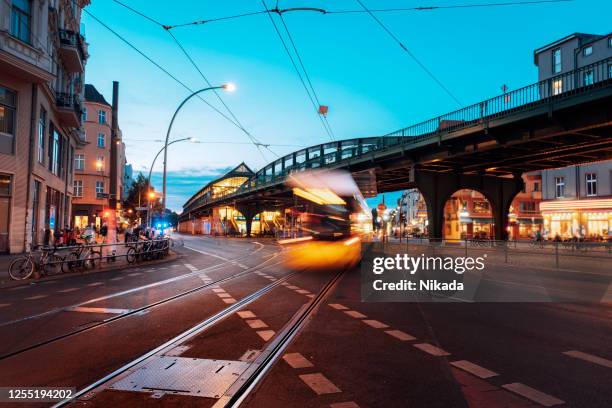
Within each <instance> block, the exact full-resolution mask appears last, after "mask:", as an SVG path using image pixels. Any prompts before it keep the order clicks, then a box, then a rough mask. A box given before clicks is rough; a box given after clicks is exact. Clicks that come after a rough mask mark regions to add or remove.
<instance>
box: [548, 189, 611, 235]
mask: <svg viewBox="0 0 612 408" xmlns="http://www.w3.org/2000/svg"><path fill="white" fill-rule="evenodd" d="M540 209H541V210H542V216H543V218H544V236H545V237H546V238H548V239H553V238H555V237H557V236H558V237H560V238H563V239H568V238H572V237H577V238H585V239H595V240H597V239H608V238H610V233H611V227H612V199H594V200H571V201H569V200H566V201H561V200H559V201H545V202H542V203H541V204H540Z"/></svg>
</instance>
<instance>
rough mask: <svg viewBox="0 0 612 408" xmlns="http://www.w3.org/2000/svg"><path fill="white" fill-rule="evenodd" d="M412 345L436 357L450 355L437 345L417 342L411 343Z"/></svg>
mask: <svg viewBox="0 0 612 408" xmlns="http://www.w3.org/2000/svg"><path fill="white" fill-rule="evenodd" d="M413 346H414V347H416V348H418V349H419V350H422V351H424V352H426V353H428V354H431V355H432V356H436V357H442V356H450V353H448V352H446V351H444V350H442V349H441V348H439V347H436V346H434V345H433V344H429V343H419V344H413Z"/></svg>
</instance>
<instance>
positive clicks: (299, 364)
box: [283, 353, 314, 368]
mask: <svg viewBox="0 0 612 408" xmlns="http://www.w3.org/2000/svg"><path fill="white" fill-rule="evenodd" d="M283 360H285V362H286V363H287V364H289V365H290V366H291V368H308V367H314V365H313V364H312V363H311V362H310V361H308V359H307V358H306V357H304V356H303V355H301V354H300V353H287V354H285V355H284V356H283Z"/></svg>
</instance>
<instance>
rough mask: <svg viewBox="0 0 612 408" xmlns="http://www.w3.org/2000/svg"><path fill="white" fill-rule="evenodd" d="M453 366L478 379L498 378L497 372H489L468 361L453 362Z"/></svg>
mask: <svg viewBox="0 0 612 408" xmlns="http://www.w3.org/2000/svg"><path fill="white" fill-rule="evenodd" d="M451 365H454V366H455V367H457V368H460V369H462V370H463V371H467V372H468V373H470V374H474V375H475V376H476V377H480V378H491V377H495V376H498V375H499V374H497V373H496V372H495V371H491V370H487V369H486V368H484V367H481V366H479V365H478V364H474V363H471V362H469V361H467V360H459V361H453V362H451Z"/></svg>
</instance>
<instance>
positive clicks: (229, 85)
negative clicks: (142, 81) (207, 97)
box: [162, 83, 236, 214]
mask: <svg viewBox="0 0 612 408" xmlns="http://www.w3.org/2000/svg"><path fill="white" fill-rule="evenodd" d="M213 89H225V90H227V91H229V92H232V91H234V90H235V89H236V86H235V85H234V84H232V83H227V84H223V85H221V86H211V87H208V88H203V89H200V90H198V91H195V92H193V93H192V94H191V95H189V96H187V97H186V98H185V99H183V102H181V104H180V105H179V106H178V108H176V111H175V112H174V115H172V120H170V125H169V126H168V132H167V133H166V143H165V144H164V148H163V149H162V150H163V151H164V176H163V188H162V214H163V212H164V210H165V209H166V164H167V158H168V145H169V144H170V143H169V142H168V140H169V139H170V131H171V130H172V125H173V124H174V119H176V115H177V114H178V113H179V111H180V110H181V108H182V107H183V105H185V103H187V101H188V100H190V99H191V98H193V97H194V96H196V95H198V94H200V93H202V92H204V91H210V90H213Z"/></svg>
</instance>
